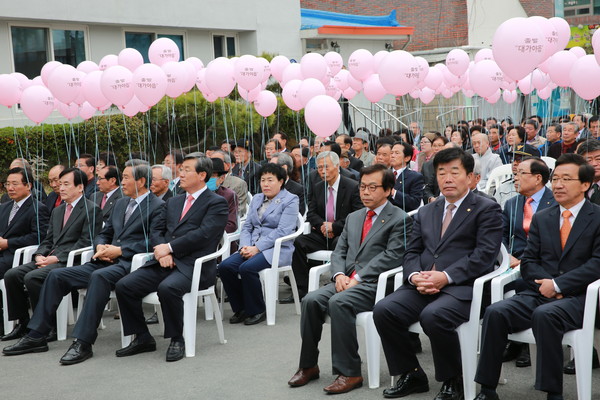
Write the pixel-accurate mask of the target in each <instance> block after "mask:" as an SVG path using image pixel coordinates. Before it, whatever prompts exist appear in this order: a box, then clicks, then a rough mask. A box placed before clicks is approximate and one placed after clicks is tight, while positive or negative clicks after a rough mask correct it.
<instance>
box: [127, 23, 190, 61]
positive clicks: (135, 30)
mask: <svg viewBox="0 0 600 400" xmlns="http://www.w3.org/2000/svg"><path fill="white" fill-rule="evenodd" d="M127 33H149V34H151V35H154V39H153V40H152V41H154V40H156V39H158V35H174V36H181V37H182V40H183V44H182V47H183V57H182V59H183V60H185V59H186V58H188V57H190V56H189V53H190V52H189V50H188V40H187V32H186V31H184V30H182V31H177V30H175V31H174V30H169V29H152V28H151V29H144V28H142V27H124V28H122V29H121V38H122V40H123V48H124V49H125V48H127V39H126V36H125V35H126V34H127Z"/></svg>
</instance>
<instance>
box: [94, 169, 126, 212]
mask: <svg viewBox="0 0 600 400" xmlns="http://www.w3.org/2000/svg"><path fill="white" fill-rule="evenodd" d="M96 182H98V191H97V192H96V193H94V194H93V195H92V197H91V200H92V201H93V202H94V203H96V205H97V206H98V207H100V209H101V210H102V221H104V222H106V221H108V220H109V218H110V213H111V212H112V210H113V207H114V205H115V203H116V202H117V200H119V199H120V198H121V197H123V193H122V192H121V187H120V184H121V173H120V172H119V170H118V169H117V167H115V166H114V165H108V166H106V167H103V168H101V169H99V170H98V173H97V178H96Z"/></svg>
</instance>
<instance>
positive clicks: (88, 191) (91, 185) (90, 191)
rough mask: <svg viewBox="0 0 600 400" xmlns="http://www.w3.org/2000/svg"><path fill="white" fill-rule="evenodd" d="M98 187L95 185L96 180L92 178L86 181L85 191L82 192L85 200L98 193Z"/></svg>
mask: <svg viewBox="0 0 600 400" xmlns="http://www.w3.org/2000/svg"><path fill="white" fill-rule="evenodd" d="M98 191H99V190H98V185H97V183H96V178H92V179H90V180H89V181H88V183H87V185H85V190H84V192H83V194H84V195H85V197H86V199H91V198H92V196H93V195H94V194H95V193H96V192H98Z"/></svg>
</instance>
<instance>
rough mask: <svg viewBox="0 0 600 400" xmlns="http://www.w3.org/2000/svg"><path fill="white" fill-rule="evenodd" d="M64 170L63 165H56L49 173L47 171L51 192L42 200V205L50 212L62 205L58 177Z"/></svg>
mask: <svg viewBox="0 0 600 400" xmlns="http://www.w3.org/2000/svg"><path fill="white" fill-rule="evenodd" d="M64 169H65V166H64V165H61V164H58V165H55V166H54V167H52V168H50V171H48V184H49V185H50V188H51V189H52V191H51V192H50V193H48V197H46V200H44V204H45V205H46V207H47V208H48V211H50V212H52V210H54V209H55V208H56V207H58V206H60V205H61V204H62V199H61V198H60V184H59V178H58V176H59V175H60V173H61V172H63V170H64Z"/></svg>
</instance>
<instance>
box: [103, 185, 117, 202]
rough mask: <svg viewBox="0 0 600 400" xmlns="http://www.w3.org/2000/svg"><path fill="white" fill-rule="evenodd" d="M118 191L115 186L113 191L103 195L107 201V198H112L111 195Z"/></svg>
mask: <svg viewBox="0 0 600 400" xmlns="http://www.w3.org/2000/svg"><path fill="white" fill-rule="evenodd" d="M118 189H119V187H118V186H117V187H116V188H114V189H113V190H111V191H110V192H108V193H105V194H106V198H107V199H108V198H109V197H110V196H112V195H113V194H114V193H115V192H116V191H117V190H118Z"/></svg>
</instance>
